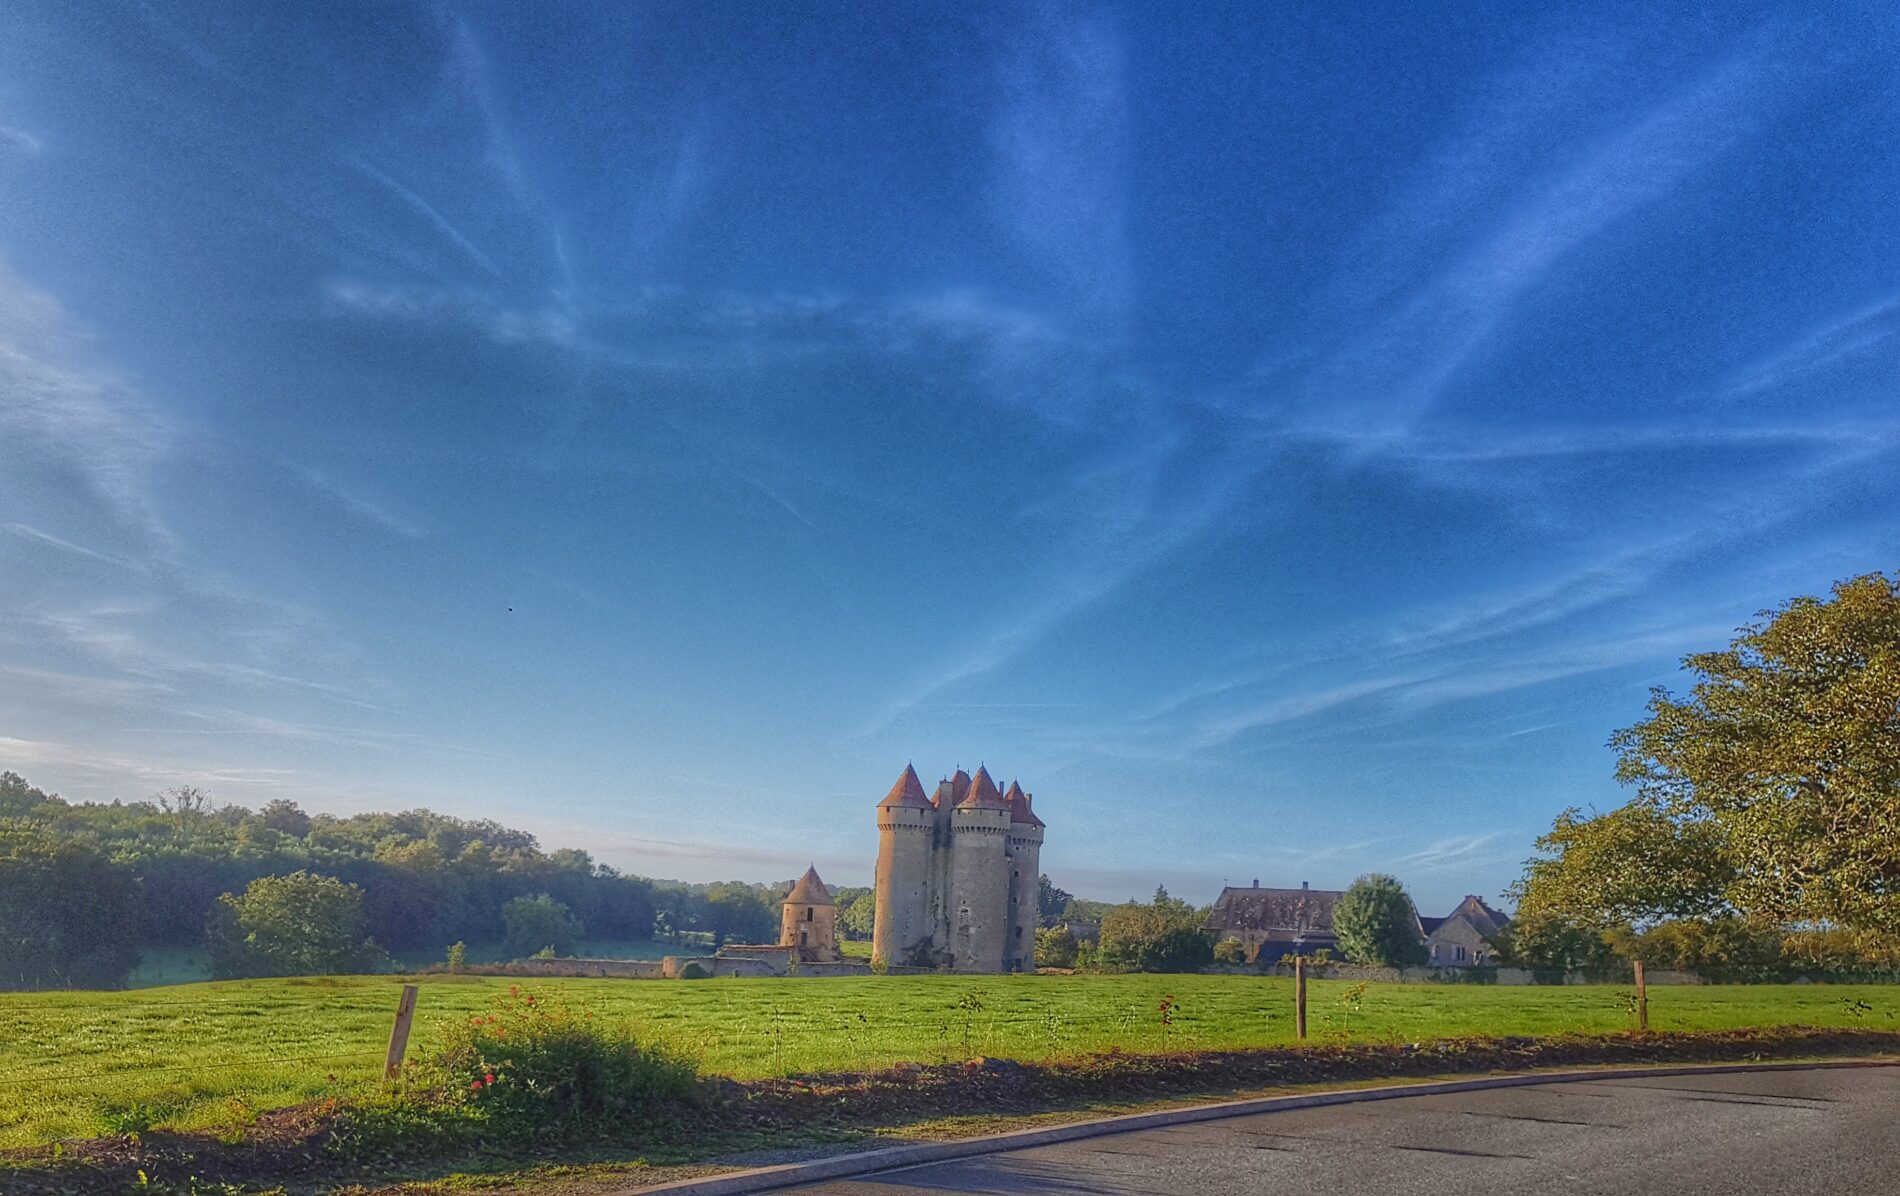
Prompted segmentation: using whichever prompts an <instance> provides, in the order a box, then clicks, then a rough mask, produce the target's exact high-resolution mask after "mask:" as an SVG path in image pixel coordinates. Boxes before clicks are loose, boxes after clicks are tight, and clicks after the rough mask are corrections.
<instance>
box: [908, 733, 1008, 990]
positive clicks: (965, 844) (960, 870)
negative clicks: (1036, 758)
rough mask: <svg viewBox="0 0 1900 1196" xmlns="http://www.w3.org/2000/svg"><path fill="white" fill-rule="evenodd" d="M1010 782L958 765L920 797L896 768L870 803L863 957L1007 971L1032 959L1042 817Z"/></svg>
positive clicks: (919, 787)
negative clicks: (870, 868)
mask: <svg viewBox="0 0 1900 1196" xmlns="http://www.w3.org/2000/svg"><path fill="white" fill-rule="evenodd" d="M1029 801H1030V798H1029V795H1028V794H1027V793H1024V792H1023V790H1022V787H1021V786H1020V785H1017V784H1016V783H1015V782H1011V783H1010V787H1009V792H1007V793H1002V792H998V790H997V788H996V782H995V781H994V780H993V779H991V777H990V774H989V770H988V769H986V768H979V769H977V770H976V775H975V776H974V777H972V776H971V775H969V774H968V773H966V772H964V771H963V770H962V769H958V770H957V772H956V774H955V775H954V776H951V777H948V778H946V779H945V780H944V781H943V782H942V783H940V784H939V785H938V786H937V791H936V793H935V794H934V795H933V796H931V797H925V796H924V787H923V784H922V783H921V782H920V781H919V780H918V779H917V772H916V770H915V769H914V768H910V767H908V766H907V767H906V768H905V769H904V772H903V775H902V776H900V777H898V778H897V784H895V785H893V786H892V787H891V791H890V793H889V794H888V795H887V796H886V797H885V798H884V800H883V801H881V802H879V803H878V806H877V827H878V857H877V889H876V894H877V924H876V930H875V933H874V935H873V940H874V941H873V943H872V952H873V955H874V956H875V957H876V958H877V959H880V960H884V961H885V962H887V963H892V964H899V965H905V966H911V967H950V968H953V969H955V970H956V971H959V972H999V971H1003V972H1007V971H1018V970H1023V971H1027V970H1031V969H1033V968H1034V967H1035V966H1036V912H1037V911H1036V897H1037V884H1036V880H1037V877H1038V876H1039V875H1040V872H1039V867H1040V860H1039V856H1040V854H1041V850H1042V835H1043V824H1042V820H1041V819H1039V818H1037V817H1036V815H1035V814H1034V813H1033V812H1031V810H1030V808H1029Z"/></svg>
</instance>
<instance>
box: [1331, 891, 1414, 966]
mask: <svg viewBox="0 0 1900 1196" xmlns="http://www.w3.org/2000/svg"><path fill="white" fill-rule="evenodd" d="M1333 933H1334V934H1335V935H1337V936H1338V938H1339V950H1340V951H1341V953H1343V954H1344V955H1345V957H1346V958H1347V959H1350V960H1352V961H1353V962H1354V963H1364V964H1372V965H1375V966H1378V967H1387V968H1403V967H1416V966H1417V965H1419V964H1422V963H1424V962H1425V943H1424V941H1423V940H1422V939H1421V938H1420V937H1419V927H1418V911H1416V910H1415V909H1413V908H1412V899H1411V897H1409V896H1407V895H1406V892H1405V886H1404V885H1402V884H1400V883H1399V882H1398V879H1397V878H1396V877H1392V876H1387V875H1386V874H1385V873H1383V872H1372V873H1368V874H1367V875H1365V876H1362V877H1360V878H1359V879H1358V880H1355V881H1353V882H1352V884H1351V885H1350V886H1348V887H1347V889H1346V891H1345V893H1343V894H1342V895H1341V896H1340V898H1339V900H1338V902H1336V903H1335V904H1334V905H1333Z"/></svg>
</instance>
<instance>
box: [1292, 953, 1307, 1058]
mask: <svg viewBox="0 0 1900 1196" xmlns="http://www.w3.org/2000/svg"><path fill="white" fill-rule="evenodd" d="M1293 1032H1294V1033H1295V1034H1297V1035H1299V1037H1300V1039H1301V1041H1305V1039H1306V957H1305V956H1304V955H1295V956H1294V957H1293Z"/></svg>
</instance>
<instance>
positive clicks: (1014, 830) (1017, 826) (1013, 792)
mask: <svg viewBox="0 0 1900 1196" xmlns="http://www.w3.org/2000/svg"><path fill="white" fill-rule="evenodd" d="M1003 802H1004V804H1006V805H1007V806H1008V807H1009V834H1008V839H1007V842H1008V853H1009V941H1008V942H1007V943H1005V944H1004V953H1003V970H1004V971H1006V972H1033V971H1035V970H1036V927H1037V925H1038V924H1039V919H1040V915H1041V912H1042V911H1041V907H1040V899H1041V896H1042V892H1041V887H1040V885H1039V884H1038V883H1037V882H1038V880H1039V879H1040V877H1041V876H1042V859H1041V857H1042V830H1043V826H1042V819H1040V818H1038V817H1036V812H1035V811H1034V810H1032V809H1030V808H1029V794H1027V793H1025V792H1023V788H1022V786H1021V785H1018V784H1017V783H1016V782H1015V781H1011V782H1010V783H1009V788H1008V789H1006V790H1004V792H1003Z"/></svg>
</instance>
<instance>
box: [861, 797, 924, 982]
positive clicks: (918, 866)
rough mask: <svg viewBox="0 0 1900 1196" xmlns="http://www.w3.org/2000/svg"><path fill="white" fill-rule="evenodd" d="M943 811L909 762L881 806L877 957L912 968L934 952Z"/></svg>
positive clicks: (873, 936) (874, 930)
mask: <svg viewBox="0 0 1900 1196" xmlns="http://www.w3.org/2000/svg"><path fill="white" fill-rule="evenodd" d="M936 838H937V809H936V807H935V806H933V805H931V804H930V799H929V798H927V797H925V796H924V787H923V783H922V782H920V781H919V780H918V779H917V770H916V769H915V768H912V767H911V766H910V765H908V764H906V765H905V766H904V775H903V776H900V777H898V778H897V784H895V785H893V786H891V792H890V795H889V796H887V797H886V798H885V799H884V800H883V801H881V802H879V803H878V804H877V879H876V882H875V883H876V889H875V892H876V899H877V913H876V920H875V922H874V923H873V927H872V933H871V955H872V958H873V959H877V960H882V961H883V962H885V963H896V964H907V963H910V962H912V961H913V960H914V959H916V958H917V957H918V954H919V951H920V949H921V951H922V952H923V953H924V954H925V955H927V954H929V952H930V949H931V937H932V936H931V924H930V891H931V862H932V861H931V854H932V848H933V846H934V844H935V842H936Z"/></svg>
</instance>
